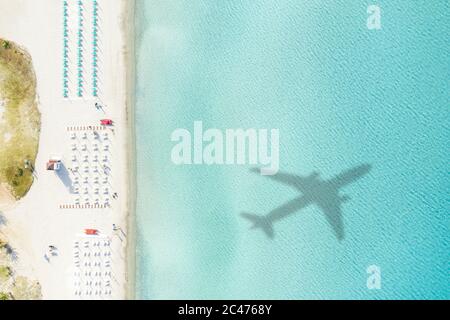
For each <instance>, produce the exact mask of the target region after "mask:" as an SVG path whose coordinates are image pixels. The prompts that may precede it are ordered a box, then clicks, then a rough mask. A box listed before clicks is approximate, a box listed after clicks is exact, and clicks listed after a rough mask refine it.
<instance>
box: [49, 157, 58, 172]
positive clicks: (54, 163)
mask: <svg viewBox="0 0 450 320" xmlns="http://www.w3.org/2000/svg"><path fill="white" fill-rule="evenodd" d="M59 169H61V159H59V158H56V157H54V158H51V159H50V160H49V161H48V162H47V170H49V171H59Z"/></svg>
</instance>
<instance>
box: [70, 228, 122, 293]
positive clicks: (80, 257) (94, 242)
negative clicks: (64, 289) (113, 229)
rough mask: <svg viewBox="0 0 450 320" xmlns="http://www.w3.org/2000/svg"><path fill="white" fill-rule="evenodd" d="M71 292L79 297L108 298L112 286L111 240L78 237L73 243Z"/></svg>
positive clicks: (111, 291)
mask: <svg viewBox="0 0 450 320" xmlns="http://www.w3.org/2000/svg"><path fill="white" fill-rule="evenodd" d="M73 261H74V267H75V271H74V274H73V290H74V292H73V294H74V296H75V297H76V298H79V299H85V298H88V299H92V298H93V299H110V298H111V296H112V293H113V286H112V276H113V270H112V249H111V240H110V239H109V238H106V237H100V238H97V236H93V237H79V239H78V240H77V241H75V242H74V245H73Z"/></svg>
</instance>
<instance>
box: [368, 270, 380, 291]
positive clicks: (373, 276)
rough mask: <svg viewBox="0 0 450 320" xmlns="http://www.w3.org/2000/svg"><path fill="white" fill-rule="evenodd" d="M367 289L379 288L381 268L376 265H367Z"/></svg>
mask: <svg viewBox="0 0 450 320" xmlns="http://www.w3.org/2000/svg"><path fill="white" fill-rule="evenodd" d="M366 271H367V274H368V277H367V289H369V290H374V289H376V290H379V289H381V269H380V267H378V266H376V265H371V266H369V267H367V270H366Z"/></svg>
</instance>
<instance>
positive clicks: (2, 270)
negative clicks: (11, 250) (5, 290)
mask: <svg viewBox="0 0 450 320" xmlns="http://www.w3.org/2000/svg"><path fill="white" fill-rule="evenodd" d="M10 276H11V269H10V268H9V267H7V266H0V283H1V282H5V281H6V280H8V278H9V277H10Z"/></svg>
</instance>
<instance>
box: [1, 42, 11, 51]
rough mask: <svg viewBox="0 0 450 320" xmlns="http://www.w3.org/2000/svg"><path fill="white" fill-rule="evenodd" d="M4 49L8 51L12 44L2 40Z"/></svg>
mask: <svg viewBox="0 0 450 320" xmlns="http://www.w3.org/2000/svg"><path fill="white" fill-rule="evenodd" d="M2 48H3V49H5V50H7V49H10V48H11V43H10V42H9V41H8V40H2Z"/></svg>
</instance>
